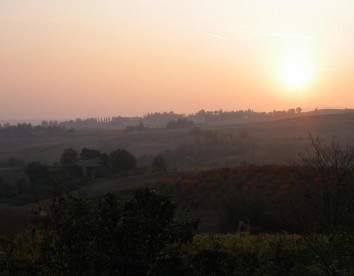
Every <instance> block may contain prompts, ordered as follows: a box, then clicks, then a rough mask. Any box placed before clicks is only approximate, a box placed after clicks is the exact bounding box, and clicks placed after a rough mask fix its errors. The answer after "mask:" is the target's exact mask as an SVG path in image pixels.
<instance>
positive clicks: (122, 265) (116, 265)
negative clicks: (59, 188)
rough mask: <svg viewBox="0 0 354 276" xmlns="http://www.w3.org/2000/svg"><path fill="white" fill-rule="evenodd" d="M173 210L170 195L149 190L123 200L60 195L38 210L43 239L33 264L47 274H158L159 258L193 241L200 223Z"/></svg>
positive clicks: (167, 257)
mask: <svg viewBox="0 0 354 276" xmlns="http://www.w3.org/2000/svg"><path fill="white" fill-rule="evenodd" d="M175 208H176V205H175V204H174V203H173V202H172V200H171V197H169V196H161V195H158V194H156V193H155V192H154V191H151V190H148V189H141V190H136V191H135V192H134V195H133V197H132V199H131V200H128V201H126V202H125V203H124V204H122V203H121V201H120V200H119V198H118V196H117V195H116V194H107V195H105V196H101V197H97V198H93V199H84V198H74V197H72V196H59V197H57V198H55V199H54V200H53V201H52V202H51V203H50V205H49V206H47V207H45V206H44V208H39V209H38V210H37V212H36V213H37V216H36V219H37V222H38V228H37V229H39V233H40V235H42V236H43V239H41V240H42V243H41V244H39V247H38V248H37V251H36V253H37V254H38V255H37V256H36V258H37V262H36V263H34V264H32V266H34V265H37V266H38V267H39V269H40V268H42V269H43V270H44V271H45V272H46V274H49V275H156V273H155V272H156V270H159V266H160V265H161V264H162V265H164V262H162V263H161V262H159V261H161V260H162V259H163V260H167V261H168V259H169V256H170V254H171V253H173V252H176V250H177V249H178V248H179V247H181V245H183V244H185V243H188V242H191V241H192V239H193V236H194V234H195V232H196V229H197V226H198V221H196V220H190V219H189V218H188V217H185V218H184V219H183V220H178V221H177V220H174V218H173V217H174V212H175ZM37 242H38V241H37ZM32 244H33V246H32V247H34V246H35V243H31V245H32ZM37 244H38V243H37ZM41 248H46V250H45V251H44V250H42V249H41ZM32 250H33V249H32ZM172 260H175V257H174V258H173V259H172ZM40 274H41V273H40Z"/></svg>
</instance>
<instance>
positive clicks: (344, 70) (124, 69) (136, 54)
mask: <svg viewBox="0 0 354 276" xmlns="http://www.w3.org/2000/svg"><path fill="white" fill-rule="evenodd" d="M353 12H354V1H352V0H296V1H295V0H237V1H235V0H178V1H172V0H159V1H158V0H121V1H116V0H100V1H98V0H70V1H68V0H60V1H59V0H51V1H47V0H0V119H1V120H6V119H69V118H76V117H81V118H86V117H96V116H118V115H122V116H132V115H143V114H146V113H148V112H163V111H171V110H172V111H175V112H176V113H186V114H188V113H193V112H197V111H198V110H201V109H205V110H219V109H223V110H240V109H248V108H251V109H254V110H256V111H272V110H273V109H275V110H284V109H288V108H292V107H297V106H301V107H302V108H303V109H305V110H306V109H308V110H310V109H314V108H316V107H317V108H354V78H353V72H354V32H353V30H354V16H353Z"/></svg>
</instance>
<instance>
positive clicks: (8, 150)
mask: <svg viewBox="0 0 354 276" xmlns="http://www.w3.org/2000/svg"><path fill="white" fill-rule="evenodd" d="M201 128H203V129H209V130H212V131H218V132H219V133H221V134H224V135H231V139H232V137H240V135H242V134H245V133H246V134H247V135H248V137H249V139H252V141H253V142H254V145H255V146H254V150H253V154H254V162H255V163H257V164H274V163H278V164H279V163H283V162H285V161H286V160H288V159H290V158H293V157H294V156H297V153H298V152H299V151H300V150H301V149H303V148H305V147H306V146H307V145H308V139H307V135H308V133H312V134H315V135H321V136H322V137H325V138H326V139H330V138H332V137H335V136H336V137H339V138H340V139H341V140H343V141H344V142H350V141H352V140H353V138H354V115H353V114H330V115H311V116H295V117H292V118H287V119H279V120H271V121H269V120H268V121H258V122H257V121H251V120H250V121H248V120H242V121H240V120H227V121H220V122H213V123H209V124H206V125H203V126H201ZM194 140H195V137H192V136H191V135H190V133H189V130H188V129H184V130H164V129H151V130H150V131H147V132H137V133H135V132H132V133H129V132H125V131H122V130H116V129H115V130H107V129H98V130H78V131H77V132H76V133H75V134H73V135H65V136H50V137H35V138H14V137H0V155H1V158H2V159H6V158H9V157H17V158H20V159H24V160H26V161H29V160H40V161H44V162H48V163H52V162H55V161H58V160H59V158H60V155H61V153H62V152H63V150H64V149H65V148H68V147H73V148H75V149H77V150H80V149H81V148H83V147H89V148H96V149H99V150H102V151H104V152H110V151H113V150H114V149H117V148H125V149H127V150H129V151H130V152H132V153H133V154H135V155H136V156H140V155H142V154H158V153H160V152H162V151H164V150H166V149H170V150H174V149H176V148H177V147H178V145H181V144H183V143H184V142H188V141H194ZM228 157H232V158H235V160H237V161H245V160H246V161H248V162H249V161H250V160H251V152H248V153H246V154H243V155H233V154H232V153H230V156H228ZM225 165H226V164H225Z"/></svg>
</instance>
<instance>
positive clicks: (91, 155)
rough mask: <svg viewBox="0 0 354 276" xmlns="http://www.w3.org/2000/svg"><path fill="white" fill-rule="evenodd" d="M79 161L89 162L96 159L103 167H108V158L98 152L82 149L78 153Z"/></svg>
mask: <svg viewBox="0 0 354 276" xmlns="http://www.w3.org/2000/svg"><path fill="white" fill-rule="evenodd" d="M80 159H83V160H89V159H97V160H100V161H101V162H103V164H104V165H108V162H109V156H108V155H107V154H106V153H102V152H100V151H99V150H95V149H88V148H83V149H82V150H81V152H80Z"/></svg>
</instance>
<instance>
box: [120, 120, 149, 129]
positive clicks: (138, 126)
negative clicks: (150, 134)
mask: <svg viewBox="0 0 354 276" xmlns="http://www.w3.org/2000/svg"><path fill="white" fill-rule="evenodd" d="M148 129H149V128H148V127H146V126H144V124H143V122H140V123H139V124H137V125H136V126H126V127H125V131H146V130H148Z"/></svg>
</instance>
